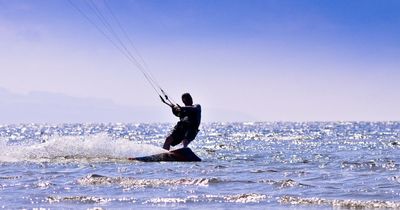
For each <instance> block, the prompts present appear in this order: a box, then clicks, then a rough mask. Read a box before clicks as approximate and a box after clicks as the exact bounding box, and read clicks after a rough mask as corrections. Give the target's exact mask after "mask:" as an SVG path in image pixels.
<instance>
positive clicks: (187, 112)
mask: <svg viewBox="0 0 400 210" xmlns="http://www.w3.org/2000/svg"><path fill="white" fill-rule="evenodd" d="M161 100H162V101H163V102H164V103H165V101H164V100H163V99H162V98H161ZM182 102H183V104H185V106H183V107H181V106H179V105H178V104H175V105H174V104H168V103H167V104H168V105H169V106H170V107H171V108H172V113H173V114H174V115H175V116H177V117H179V118H180V120H179V122H178V123H177V124H176V125H175V127H174V128H173V130H172V132H171V133H170V135H169V136H168V137H167V138H166V139H165V142H164V146H163V148H164V149H166V150H169V149H170V147H171V146H176V145H178V144H179V143H181V142H182V143H183V147H185V148H186V147H187V146H188V144H189V143H190V142H191V141H193V140H194V139H195V137H196V135H197V133H198V132H199V125H200V121H201V106H200V105H199V104H194V105H193V99H192V96H191V95H190V94H189V93H184V94H183V95H182Z"/></svg>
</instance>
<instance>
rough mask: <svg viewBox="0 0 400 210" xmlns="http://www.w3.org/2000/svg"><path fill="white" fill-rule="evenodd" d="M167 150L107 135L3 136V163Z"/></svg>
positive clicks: (0, 147)
mask: <svg viewBox="0 0 400 210" xmlns="http://www.w3.org/2000/svg"><path fill="white" fill-rule="evenodd" d="M163 152H166V150H164V149H162V148H160V147H157V146H154V145H149V144H137V143H135V142H132V141H130V140H127V139H116V140H114V139H112V138H111V137H109V136H108V135H107V134H97V135H91V136H55V137H52V138H50V139H49V140H48V141H46V142H44V143H38V144H33V145H7V140H5V139H0V162H18V161H39V162H41V161H50V162H51V161H53V160H74V161H77V160H78V161H79V160H80V159H81V160H89V159H92V160H93V159H96V160H98V161H101V160H109V159H127V158H129V157H141V156H147V155H154V154H158V153H163Z"/></svg>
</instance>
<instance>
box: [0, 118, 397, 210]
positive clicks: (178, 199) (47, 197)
mask: <svg viewBox="0 0 400 210" xmlns="http://www.w3.org/2000/svg"><path fill="white" fill-rule="evenodd" d="M172 126H173V125H172V124H63V125H38V124H24V125H0V165H1V170H0V207H1V208H6V209H16V208H29V209H30V208H52V209H54V208H55V209H59V208H70V209H91V208H95V207H97V208H102V209H120V208H132V209H133V208H141V209H146V208H149V209H150V208H154V207H157V208H165V209H171V208H172V209H185V208H200V209H210V208H215V209H239V208H243V207H246V208H249V209H259V208H296V209H306V208H307V209H310V208H311V209H321V208H329V209H330V208H337V209H342V208H343V209H348V208H400V173H399V163H400V122H312V123H209V124H203V126H202V128H201V132H200V133H199V135H198V137H197V139H196V140H195V141H194V142H193V143H192V144H191V145H190V147H191V148H192V150H193V151H194V152H195V153H196V154H197V155H198V156H199V157H201V158H202V159H203V161H202V162H198V163H178V162H161V163H142V162H136V161H128V160H127V158H128V157H138V156H144V155H151V154H157V153H160V152H163V150H162V149H161V148H160V146H161V145H162V143H163V138H164V137H165V135H166V133H167V132H168V131H169V129H170V128H171V127H172Z"/></svg>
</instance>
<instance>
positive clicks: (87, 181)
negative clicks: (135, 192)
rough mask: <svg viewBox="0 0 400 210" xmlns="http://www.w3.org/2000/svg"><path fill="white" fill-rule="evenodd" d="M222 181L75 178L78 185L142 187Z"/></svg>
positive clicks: (105, 177) (200, 184)
mask: <svg viewBox="0 0 400 210" xmlns="http://www.w3.org/2000/svg"><path fill="white" fill-rule="evenodd" d="M221 182H224V181H223V180H220V179H217V178H198V179H135V178H132V177H107V176H101V175H97V174H93V175H88V176H86V177H83V178H81V179H78V180H77V183H78V184H80V185H121V186H123V187H125V188H143V187H159V186H181V185H198V186H208V185H210V184H216V183H221Z"/></svg>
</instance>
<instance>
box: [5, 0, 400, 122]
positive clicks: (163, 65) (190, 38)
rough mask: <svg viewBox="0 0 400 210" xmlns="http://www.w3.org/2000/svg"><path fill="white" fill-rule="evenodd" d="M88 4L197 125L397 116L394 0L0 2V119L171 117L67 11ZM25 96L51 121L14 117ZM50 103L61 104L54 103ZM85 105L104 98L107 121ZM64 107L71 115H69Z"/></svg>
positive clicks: (399, 76)
mask: <svg viewBox="0 0 400 210" xmlns="http://www.w3.org/2000/svg"><path fill="white" fill-rule="evenodd" d="M71 2H72V4H71ZM91 2H93V3H94V4H96V5H97V6H98V8H99V9H100V10H101V11H108V10H107V7H106V6H107V5H109V6H110V8H111V9H112V11H113V12H114V14H115V16H117V18H118V19H119V21H120V24H121V25H122V26H123V28H124V29H125V30H126V32H127V34H129V37H130V39H131V41H132V43H133V45H134V47H135V49H137V51H138V52H139V53H140V56H141V57H142V58H143V59H144V60H145V62H146V64H147V66H148V69H149V71H150V72H151V74H152V75H153V76H154V77H155V78H156V80H157V81H158V82H159V84H160V85H161V86H162V87H163V88H164V89H165V90H166V91H167V92H168V93H169V95H170V97H172V98H174V99H175V101H177V102H180V100H179V99H180V95H181V94H182V93H184V92H190V93H191V94H192V96H193V98H194V102H195V103H199V104H201V105H202V107H203V120H204V121H337V120H340V121H344V120H349V121H378V120H379V121H387V120H399V119H400V109H399V107H400V97H399V93H398V92H399V90H400V82H399V81H400V13H399V12H398V11H400V2H399V1H395V0H393V1H391V0H386V1H378V0H375V1H372V0H350V1H349V0H334V1H320V0H217V1H215V0H201V1H200V0H125V1H110V0H106V2H105V0H70V1H68V0H58V1H54V0H41V1H37V0H13V1H10V0H0V73H1V77H0V90H1V91H0V92H4V94H3V95H7V97H3V98H2V99H0V109H3V110H6V111H5V112H7V113H8V115H7V116H8V117H3V119H1V120H0V122H3V123H7V122H15V121H17V122H31V121H32V122H46V121H49V122H55V121H57V122H64V121H72V122H73V121H74V120H75V119H76V121H85V120H86V121H101V122H102V121H112V122H114V121H115V122H118V121H124V122H125V121H129V119H128V118H127V117H122V116H124V114H123V113H122V111H121V110H129V109H132V113H135V112H140V110H142V108H145V109H146V112H145V113H146V117H145V118H143V117H142V116H139V115H135V114H132V113H130V112H129V111H126V112H125V113H127V114H128V113H129V114H132V122H140V121H151V122H165V121H174V120H176V119H175V118H174V117H173V116H172V115H171V114H170V110H169V109H168V107H166V106H165V105H163V104H162V103H161V102H160V100H159V98H158V96H157V94H156V93H155V92H154V90H153V89H152V88H151V86H150V85H149V84H148V83H147V81H146V79H145V78H144V77H143V75H142V73H141V72H140V70H139V69H138V68H137V67H136V66H135V65H133V64H132V63H131V62H130V61H129V60H128V59H127V58H126V57H125V56H124V55H123V54H121V52H120V51H118V49H116V48H115V47H114V46H113V44H112V43H111V42H110V41H109V40H108V39H107V38H105V37H104V36H103V34H102V33H100V32H99V31H98V30H97V29H96V27H94V26H93V25H92V24H91V23H90V22H88V21H87V20H86V19H85V17H84V16H82V14H80V13H79V11H77V10H76V9H75V8H74V7H73V5H75V6H78V7H79V8H80V9H81V11H83V13H84V14H85V15H87V16H88V17H89V18H93V19H94V20H96V16H95V11H94V10H91V9H90V7H88V5H89V4H91ZM110 17H111V16H109V18H110ZM97 21H98V19H97ZM97 23H98V25H101V24H100V23H99V22H97ZM112 26H113V27H117V28H118V24H116V23H115V22H114V24H112ZM124 43H125V44H126V46H129V49H130V50H131V51H134V50H133V47H131V45H129V43H128V42H127V40H125V41H124ZM135 57H136V58H139V57H138V55H137V54H135ZM35 93H41V94H39V95H42V96H43V95H45V96H46V97H45V98H43V97H42V98H41V102H40V105H37V103H36V106H38V107H41V109H44V110H46V109H47V108H46V107H48V108H52V109H54V107H55V106H56V107H57V106H58V107H62V108H59V109H58V110H55V111H54V112H55V113H58V115H57V117H56V119H54V117H53V118H47V117H44V115H43V114H38V113H43V112H44V110H41V111H40V112H37V111H35V110H37V109H33V110H32V109H24V106H25V107H30V108H32V106H33V105H32V101H37V100H38V99H37V98H34V97H35V95H38V94H35ZM0 95H1V94H0ZM56 96H57V97H56ZM60 97H62V98H63V99H64V100H59V101H60V102H59V103H61V101H63V102H62V103H63V105H64V106H59V105H60V104H58V105H57V103H56V104H54V101H53V100H54V98H60ZM21 98H24V100H21ZM77 98H79V100H78V101H79V102H77V100H76V99H77ZM93 100H105V101H108V102H107V103H108V105H107V106H110V107H111V106H112V108H110V109H108V110H117V111H115V112H116V114H115V116H114V117H112V116H113V112H112V111H111V112H108V114H107V116H108V117H104V116H102V114H101V112H103V111H104V110H103V109H102V108H99V109H98V112H99V114H93V113H92V114H91V115H90V117H87V118H85V114H86V113H87V112H88V110H87V109H81V108H82V106H84V104H85V103H87V104H86V105H90V106H93V107H94V108H96V103H93ZM27 101H28V102H29V103H28V102H27ZM52 101H53V102H52ZM57 101H58V100H56V102H57ZM65 101H69V102H68V103H67V102H65ZM70 102H71V103H70ZM75 102H76V103H78V104H79V106H74V105H73V104H74V103H75ZM16 104H17V105H18V106H17V105H16ZM65 104H71V105H70V106H67V108H68V109H74V112H75V113H80V112H81V113H82V116H81V117H78V115H79V114H77V115H76V116H77V117H76V118H73V117H72V118H71V114H70V113H68V112H65V110H66V109H67V108H65ZM100 104H101V103H100ZM15 107H19V108H18V109H17V108H15ZM21 107H22V108H21ZM101 107H103V106H102V105H101ZM129 107H130V108H129ZM119 108H120V109H119ZM38 109H39V108H38ZM21 110H25V111H24V112H23V114H21ZM26 110H28V111H26ZM118 110H119V111H118ZM149 110H150V111H149ZM152 110H154V111H153V112H152ZM0 112H1V110H0ZM117 112H118V113H117ZM13 113H18V114H19V115H20V117H19V118H15V117H14V118H13ZM3 116H4V115H3ZM74 116H75V115H74ZM96 116H97V117H96Z"/></svg>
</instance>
